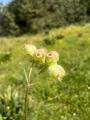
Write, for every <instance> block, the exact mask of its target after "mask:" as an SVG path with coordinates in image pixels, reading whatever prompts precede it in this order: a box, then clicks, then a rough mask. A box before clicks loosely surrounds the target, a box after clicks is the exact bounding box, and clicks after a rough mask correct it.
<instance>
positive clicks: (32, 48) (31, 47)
mask: <svg viewBox="0 0 90 120" xmlns="http://www.w3.org/2000/svg"><path fill="white" fill-rule="evenodd" d="M25 50H26V51H27V53H28V54H29V55H30V56H32V57H33V56H34V53H35V52H36V47H35V46H34V45H30V44H27V45H25Z"/></svg>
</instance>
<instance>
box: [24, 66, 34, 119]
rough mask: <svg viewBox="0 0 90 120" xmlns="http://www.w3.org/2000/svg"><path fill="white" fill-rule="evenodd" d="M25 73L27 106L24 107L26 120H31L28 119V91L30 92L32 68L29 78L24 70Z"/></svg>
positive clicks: (25, 102) (25, 103)
mask: <svg viewBox="0 0 90 120" xmlns="http://www.w3.org/2000/svg"><path fill="white" fill-rule="evenodd" d="M24 73H25V78H26V85H25V101H24V105H25V106H24V120H29V119H28V106H29V101H28V91H29V85H30V79H31V73H32V68H30V72H29V76H28V75H27V72H26V70H24Z"/></svg>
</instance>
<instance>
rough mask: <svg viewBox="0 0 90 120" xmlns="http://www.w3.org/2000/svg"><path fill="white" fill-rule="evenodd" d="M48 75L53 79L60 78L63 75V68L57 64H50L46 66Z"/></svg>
mask: <svg viewBox="0 0 90 120" xmlns="http://www.w3.org/2000/svg"><path fill="white" fill-rule="evenodd" d="M48 73H49V76H50V77H51V78H52V79H54V80H62V78H63V77H64V76H65V70H64V68H63V67H62V66H60V65H58V64H52V65H50V66H49V67H48Z"/></svg>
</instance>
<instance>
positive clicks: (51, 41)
mask: <svg viewBox="0 0 90 120" xmlns="http://www.w3.org/2000/svg"><path fill="white" fill-rule="evenodd" d="M25 44H34V45H36V46H37V47H38V48H39V47H41V48H43V47H44V48H47V49H49V50H56V51H58V52H59V54H60V60H59V64H61V65H62V66H63V67H64V69H65V71H66V76H65V77H64V79H63V80H62V81H61V82H60V81H52V80H48V79H47V75H46V73H43V74H40V75H39V74H38V70H37V69H36V68H33V72H32V76H31V84H32V87H31V88H30V90H29V94H30V95H29V103H30V105H29V115H30V117H29V118H30V120H46V119H47V120H89V119H90V24H86V25H83V26H73V25H71V26H69V27H65V28H57V29H52V30H50V31H47V32H45V33H39V34H36V35H29V34H28V35H22V36H20V37H7V38H6V37H1V38H0V98H1V99H2V100H4V102H5V104H3V103H2V101H1V100H0V116H1V119H0V120H23V94H24V91H22V89H23V88H22V84H24V82H25V76H24V71H23V69H24V68H26V70H27V72H28V71H29V67H30V65H31V63H30V59H29V56H27V54H26V51H25V50H24V46H25ZM51 81H52V82H51ZM12 91H13V95H11V93H12ZM12 97H13V98H14V97H15V99H13V98H12ZM13 101H14V104H13ZM17 109H19V110H17Z"/></svg>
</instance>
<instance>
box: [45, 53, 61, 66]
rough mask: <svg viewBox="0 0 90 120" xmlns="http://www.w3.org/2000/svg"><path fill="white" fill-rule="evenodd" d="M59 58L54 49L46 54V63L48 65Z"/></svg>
mask: <svg viewBox="0 0 90 120" xmlns="http://www.w3.org/2000/svg"><path fill="white" fill-rule="evenodd" d="M58 60H59V54H58V53H57V52H56V51H51V52H48V53H47V55H46V64H48V65H50V64H53V63H57V62H58Z"/></svg>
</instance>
